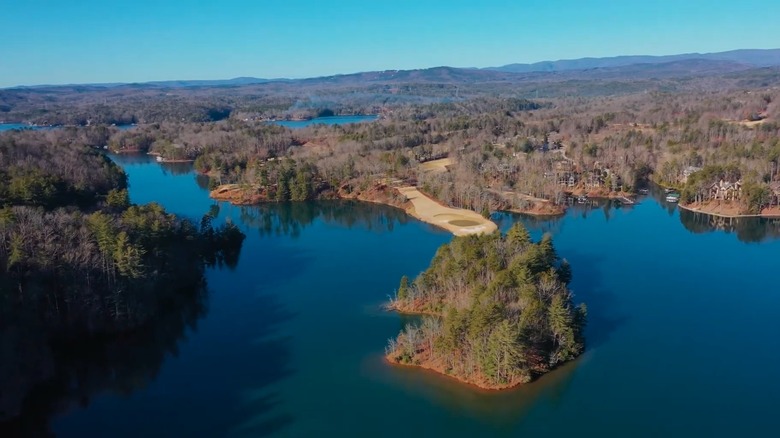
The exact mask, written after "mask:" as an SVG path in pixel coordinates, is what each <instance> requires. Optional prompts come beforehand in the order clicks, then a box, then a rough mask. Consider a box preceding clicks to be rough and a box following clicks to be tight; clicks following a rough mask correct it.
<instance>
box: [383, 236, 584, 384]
mask: <svg viewBox="0 0 780 438" xmlns="http://www.w3.org/2000/svg"><path fill="white" fill-rule="evenodd" d="M571 275H572V274H571V267H570V266H569V263H568V262H567V261H566V260H561V259H560V258H559V257H558V256H557V255H556V252H555V248H554V247H553V242H552V238H551V237H550V236H549V235H545V236H544V237H542V238H541V240H540V241H539V242H533V241H532V240H531V237H530V235H529V233H528V231H527V230H526V229H525V228H524V227H523V226H522V225H521V224H519V223H518V224H515V225H513V226H512V228H511V229H510V230H509V231H508V232H507V233H506V234H501V233H499V232H494V233H489V234H474V235H469V236H463V237H455V238H454V239H453V240H452V242H451V243H448V244H445V245H443V246H442V247H441V248H439V250H438V251H437V252H436V255H435V257H434V258H433V261H432V262H431V265H430V266H429V267H428V269H426V270H425V271H424V272H423V273H421V274H420V275H419V276H418V277H417V278H416V279H414V280H413V281H409V279H408V278H407V277H403V278H402V279H401V282H400V285H399V287H398V289H397V291H396V293H395V296H394V297H393V298H392V299H391V301H390V302H389V303H388V304H387V308H388V309H390V310H394V311H398V312H401V313H407V314H418V315H422V319H421V320H420V322H418V323H411V324H408V325H407V326H406V327H405V328H404V329H403V330H402V331H401V332H400V334H398V336H397V337H395V338H392V339H390V341H389V343H388V345H387V348H386V352H385V353H386V358H387V360H388V361H389V362H390V363H392V364H398V365H405V366H414V367H420V368H425V369H429V370H432V371H435V372H438V373H441V374H444V375H447V376H451V377H453V378H455V379H457V380H459V381H461V382H464V383H468V384H471V385H475V386H477V387H479V388H482V389H491V390H497V389H506V388H511V387H514V386H517V385H519V384H522V383H527V382H530V381H531V380H533V379H534V378H535V377H538V376H540V375H541V374H544V373H546V372H548V371H550V370H552V369H554V368H555V367H556V366H558V365H560V364H562V363H564V362H567V361H570V360H573V359H575V358H576V357H578V356H579V355H580V354H582V352H583V351H584V348H585V340H584V337H583V329H584V327H585V321H586V314H587V311H586V307H585V305H584V304H580V305H578V306H575V305H574V302H573V294H572V292H571V291H570V290H569V289H568V284H569V282H570V281H571Z"/></svg>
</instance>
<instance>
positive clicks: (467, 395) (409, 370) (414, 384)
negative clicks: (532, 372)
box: [368, 354, 587, 429]
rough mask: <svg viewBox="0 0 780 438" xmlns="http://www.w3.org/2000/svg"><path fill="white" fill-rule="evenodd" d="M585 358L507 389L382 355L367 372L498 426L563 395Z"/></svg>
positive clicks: (512, 422)
mask: <svg viewBox="0 0 780 438" xmlns="http://www.w3.org/2000/svg"><path fill="white" fill-rule="evenodd" d="M586 356H587V354H586ZM583 360H587V358H579V359H577V360H574V361H571V362H567V363H566V364H564V365H562V366H560V367H558V368H556V369H555V370H553V371H551V372H549V373H546V374H544V375H543V376H541V377H540V378H539V379H537V380H535V381H533V382H532V383H530V384H525V385H520V386H518V387H517V388H514V389H510V390H505V391H489V390H482V389H478V388H476V387H473V386H470V385H464V384H463V383H461V382H458V381H456V380H455V379H452V378H450V377H447V376H444V375H442V374H440V373H436V372H433V371H429V370H423V369H420V368H416V367H403V366H389V365H387V364H386V363H385V362H384V359H383V358H382V357H381V356H376V357H372V358H371V359H370V364H368V367H369V368H371V370H369V371H368V372H371V373H375V374H378V375H379V376H380V377H381V380H382V381H383V382H384V383H386V384H388V385H391V386H392V387H396V388H400V389H401V390H402V391H404V392H406V393H407V394H409V395H411V396H416V397H422V398H425V399H427V400H429V401H430V402H432V403H433V404H435V405H437V406H444V407H446V409H447V410H448V411H452V412H456V413H457V414H458V415H459V416H468V417H473V418H475V419H479V420H480V421H482V422H486V423H490V424H491V425H493V426H496V427H498V428H499V429H501V428H508V429H509V428H512V427H513V426H515V425H517V424H519V423H520V422H522V421H523V419H524V417H525V416H526V415H527V414H528V413H529V411H530V409H531V408H532V407H533V406H534V405H535V404H537V403H538V402H539V399H540V398H541V397H549V398H552V399H561V398H562V395H563V394H565V393H566V392H567V390H568V387H569V385H570V383H571V381H572V378H573V376H574V373H575V371H576V369H577V366H578V365H579V364H580V363H581V362H582V361H583Z"/></svg>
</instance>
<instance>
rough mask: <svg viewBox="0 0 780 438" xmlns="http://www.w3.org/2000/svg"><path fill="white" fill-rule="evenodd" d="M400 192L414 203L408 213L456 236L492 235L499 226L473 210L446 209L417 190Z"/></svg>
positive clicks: (410, 189)
mask: <svg viewBox="0 0 780 438" xmlns="http://www.w3.org/2000/svg"><path fill="white" fill-rule="evenodd" d="M398 191H399V192H400V193H401V194H402V195H404V196H406V198H407V199H408V200H409V201H410V202H411V203H412V206H411V207H410V208H409V209H408V210H407V213H409V214H410V215H412V216H414V217H416V218H417V219H419V220H421V221H423V222H427V223H429V224H431V225H435V226H437V227H439V228H443V229H445V230H447V231H449V232H451V233H452V234H454V235H456V236H466V235H469V234H480V233H492V232H494V231H495V230H497V229H498V226H497V225H496V224H495V223H493V222H492V221H489V220H487V219H485V218H484V217H482V216H481V215H480V214H478V213H476V212H473V211H471V210H464V209H461V208H451V207H445V206H443V205H441V204H439V203H438V202H436V201H434V200H433V199H431V198H429V197H428V196H426V195H424V194H423V193H421V192H420V191H419V190H417V187H401V188H399V189H398Z"/></svg>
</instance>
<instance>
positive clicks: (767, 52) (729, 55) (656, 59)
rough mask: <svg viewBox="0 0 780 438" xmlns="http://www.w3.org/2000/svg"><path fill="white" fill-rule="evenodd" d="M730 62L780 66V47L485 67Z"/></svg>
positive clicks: (525, 69)
mask: <svg viewBox="0 0 780 438" xmlns="http://www.w3.org/2000/svg"><path fill="white" fill-rule="evenodd" d="M692 60H706V61H729V62H733V63H737V64H744V65H747V66H751V67H775V66H780V49H741V50H731V51H728V52H716V53H685V54H680V55H663V56H649V55H628V56H613V57H606V58H580V59H562V60H559V61H542V62H536V63H532V64H507V65H503V66H500V67H487V68H484V69H482V70H490V71H501V72H508V73H533V72H562V71H572V70H588V69H594V68H614V67H626V66H629V65H635V64H652V65H657V64H665V63H669V62H677V61H692Z"/></svg>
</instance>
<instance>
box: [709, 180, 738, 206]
mask: <svg viewBox="0 0 780 438" xmlns="http://www.w3.org/2000/svg"><path fill="white" fill-rule="evenodd" d="M741 195H742V181H737V182H727V181H724V180H720V181H718V182H715V183H712V185H711V186H710V199H713V200H719V201H733V200H737V199H739V198H740V196H741Z"/></svg>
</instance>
